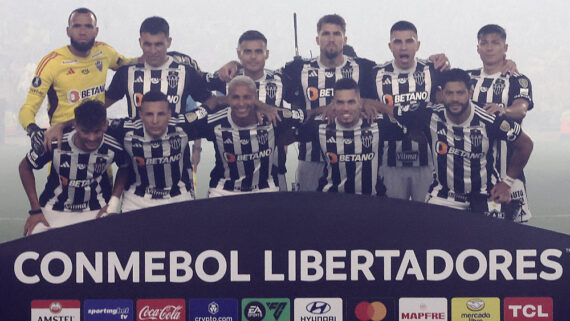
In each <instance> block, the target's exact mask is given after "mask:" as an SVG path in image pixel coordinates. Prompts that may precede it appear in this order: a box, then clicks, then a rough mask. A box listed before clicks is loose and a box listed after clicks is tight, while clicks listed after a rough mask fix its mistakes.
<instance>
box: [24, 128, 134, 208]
mask: <svg viewBox="0 0 570 321" xmlns="http://www.w3.org/2000/svg"><path fill="white" fill-rule="evenodd" d="M75 133H76V131H75V130H73V131H70V132H67V133H65V134H64V135H63V139H62V143H61V149H60V148H57V142H54V143H53V145H52V150H51V151H50V152H47V151H46V152H45V153H44V154H42V155H37V154H36V153H35V152H33V151H30V152H29V153H28V154H27V155H26V158H27V160H28V163H29V164H30V166H31V167H32V168H34V169H40V168H42V167H44V166H45V165H46V164H48V163H49V162H50V161H51V168H50V172H49V175H48V180H47V183H46V185H45V188H44V191H43V192H42V193H41V195H40V198H39V201H40V206H41V207H46V208H48V209H52V210H54V211H60V212H85V211H93V210H99V209H101V208H102V207H104V206H105V205H107V202H108V201H109V199H110V197H111V182H110V181H109V175H107V168H108V167H109V166H111V164H112V163H113V162H115V163H117V165H118V166H119V167H126V166H128V159H127V156H126V155H125V153H124V151H123V147H122V146H121V144H120V143H119V142H118V141H117V140H116V139H115V138H113V137H111V136H110V135H107V134H105V135H104V136H103V141H102V142H101V145H100V146H99V148H98V149H97V150H95V151H92V152H84V151H82V150H81V149H79V148H78V147H77V146H76V145H75V143H74V142H73V137H74V135H75Z"/></svg>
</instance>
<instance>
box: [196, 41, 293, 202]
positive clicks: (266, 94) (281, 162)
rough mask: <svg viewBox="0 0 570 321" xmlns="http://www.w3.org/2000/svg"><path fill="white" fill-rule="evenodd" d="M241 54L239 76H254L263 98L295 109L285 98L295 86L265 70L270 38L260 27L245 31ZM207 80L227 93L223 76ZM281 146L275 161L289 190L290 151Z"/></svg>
mask: <svg viewBox="0 0 570 321" xmlns="http://www.w3.org/2000/svg"><path fill="white" fill-rule="evenodd" d="M237 55H238V58H239V62H240V65H241V67H242V68H240V69H239V70H238V72H237V75H245V76H248V77H250V78H251V79H253V81H254V82H255V85H256V87H257V94H258V97H259V100H260V101H262V102H263V103H265V104H267V105H270V106H275V107H281V108H287V109H291V104H289V103H288V102H287V101H285V96H286V95H287V94H286V93H287V92H288V91H289V90H291V89H289V88H287V87H286V83H283V82H282V81H281V75H280V74H279V72H275V71H271V70H268V69H265V61H266V60H267V59H268V58H269V50H268V49H267V38H265V36H264V35H263V34H262V33H261V32H259V31H257V30H248V31H246V32H244V33H243V34H242V35H241V36H240V37H239V40H238V48H237ZM206 81H207V83H208V85H209V89H210V90H211V91H219V92H221V93H223V94H224V95H225V94H226V93H227V86H228V84H227V83H226V82H225V81H223V80H222V79H221V78H220V77H219V74H218V73H214V74H211V75H208V76H207V78H206ZM278 149H279V150H278V152H277V153H275V154H274V155H275V157H276V158H278V161H277V162H275V164H276V165H277V164H278V172H279V189H280V190H281V191H287V182H286V180H285V173H286V172H287V170H286V168H285V162H286V156H287V155H286V153H287V150H286V148H285V146H281V145H280V146H278Z"/></svg>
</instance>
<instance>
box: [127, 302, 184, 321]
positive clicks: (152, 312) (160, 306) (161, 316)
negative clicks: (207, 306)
mask: <svg viewBox="0 0 570 321" xmlns="http://www.w3.org/2000/svg"><path fill="white" fill-rule="evenodd" d="M137 310H138V315H137V316H138V318H137V320H138V321H149V320H177V321H183V320H185V319H186V313H185V310H184V300H177V299H175V300H139V301H138V302H137Z"/></svg>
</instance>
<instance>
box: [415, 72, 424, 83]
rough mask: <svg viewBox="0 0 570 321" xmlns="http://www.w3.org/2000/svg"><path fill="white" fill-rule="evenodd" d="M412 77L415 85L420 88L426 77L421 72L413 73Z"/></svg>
mask: <svg viewBox="0 0 570 321" xmlns="http://www.w3.org/2000/svg"><path fill="white" fill-rule="evenodd" d="M412 76H413V77H414V80H415V81H416V84H418V85H420V86H421V85H423V84H424V82H425V78H426V75H425V74H424V73H423V72H414V74H413V75H412Z"/></svg>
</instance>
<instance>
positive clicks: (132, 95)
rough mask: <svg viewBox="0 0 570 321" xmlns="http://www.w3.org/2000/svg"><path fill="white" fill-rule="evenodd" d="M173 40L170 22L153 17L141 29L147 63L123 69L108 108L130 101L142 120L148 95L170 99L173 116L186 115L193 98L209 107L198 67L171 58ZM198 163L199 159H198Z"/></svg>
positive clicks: (175, 55) (130, 109)
mask: <svg viewBox="0 0 570 321" xmlns="http://www.w3.org/2000/svg"><path fill="white" fill-rule="evenodd" d="M171 43H172V38H171V37H170V27H169V25H168V22H167V21H166V20H165V19H164V18H161V17H149V18H147V19H145V20H144V21H143V23H142V24H141V27H140V38H139V44H140V46H141V49H142V51H143V55H142V60H143V62H141V63H137V64H134V65H130V66H125V67H122V68H119V70H118V71H117V73H115V75H114V76H113V80H112V81H111V85H110V86H109V88H108V89H107V92H106V93H105V105H106V106H111V105H112V104H113V103H115V102H116V101H117V100H119V99H122V98H123V97H124V96H126V97H127V105H128V115H129V117H130V118H136V117H137V116H138V109H139V108H140V106H141V104H142V97H143V95H144V94H145V93H147V92H148V91H160V92H162V93H163V94H165V95H166V97H167V99H168V102H169V106H170V108H171V109H172V112H173V115H177V114H179V113H183V112H185V111H186V102H187V99H188V97H189V96H191V97H192V99H193V100H194V101H199V102H202V103H205V102H206V100H208V98H210V97H211V94H210V91H209V90H208V89H207V86H206V83H205V82H204V79H203V77H202V74H201V73H200V70H199V68H198V65H197V63H196V62H195V61H194V60H192V59H191V58H189V57H188V56H185V55H181V54H179V53H173V54H172V56H170V55H167V50H168V48H170V44H171ZM200 145H201V144H200V141H199V140H198V141H195V142H194V146H193V152H194V153H200V152H201V150H202V149H201V147H200ZM194 158H195V159H196V160H197V159H199V158H198V157H194Z"/></svg>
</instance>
